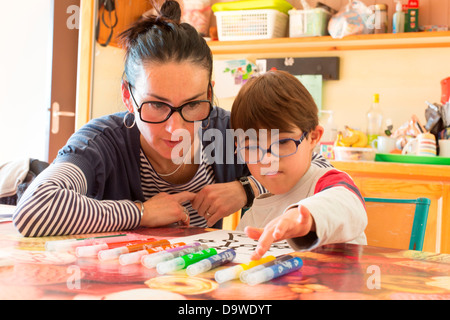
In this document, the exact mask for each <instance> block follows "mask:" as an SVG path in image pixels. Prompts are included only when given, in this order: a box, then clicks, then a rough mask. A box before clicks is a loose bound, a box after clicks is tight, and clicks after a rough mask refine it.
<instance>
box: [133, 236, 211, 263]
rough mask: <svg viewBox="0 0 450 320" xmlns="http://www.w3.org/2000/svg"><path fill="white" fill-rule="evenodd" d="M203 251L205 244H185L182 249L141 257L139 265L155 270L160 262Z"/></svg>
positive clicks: (205, 247) (206, 247)
mask: <svg viewBox="0 0 450 320" xmlns="http://www.w3.org/2000/svg"><path fill="white" fill-rule="evenodd" d="M204 249H208V246H207V245H206V244H201V243H199V242H194V243H192V244H187V245H185V246H182V247H178V248H174V249H169V250H166V251H163V252H158V253H154V254H151V255H148V256H143V257H142V258H141V263H142V265H143V266H144V267H146V268H149V269H151V268H155V267H156V265H157V264H158V263H160V262H164V261H169V260H172V259H175V258H178V257H181V256H184V255H186V254H189V253H194V252H198V251H202V250H204Z"/></svg>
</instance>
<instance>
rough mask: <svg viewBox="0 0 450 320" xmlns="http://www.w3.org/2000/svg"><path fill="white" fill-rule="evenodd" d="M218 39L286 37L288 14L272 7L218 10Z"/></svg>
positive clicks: (216, 14)
mask: <svg viewBox="0 0 450 320" xmlns="http://www.w3.org/2000/svg"><path fill="white" fill-rule="evenodd" d="M214 14H215V16H216V18H217V33H218V38H219V40H220V41H233V40H259V39H272V38H280V37H286V35H287V27H288V19H289V16H288V15H287V14H285V13H282V12H280V11H278V10H274V9H263V10H239V11H218V12H215V13H214Z"/></svg>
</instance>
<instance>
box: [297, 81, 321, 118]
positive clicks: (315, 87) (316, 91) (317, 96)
mask: <svg viewBox="0 0 450 320" xmlns="http://www.w3.org/2000/svg"><path fill="white" fill-rule="evenodd" d="M296 77H297V79H299V80H300V82H301V83H302V84H303V85H304V86H305V88H306V89H307V90H308V91H309V93H310V94H311V95H312V97H313V99H314V101H315V102H316V105H317V109H319V111H320V110H322V84H323V77H322V75H321V74H319V75H311V74H304V75H300V76H296Z"/></svg>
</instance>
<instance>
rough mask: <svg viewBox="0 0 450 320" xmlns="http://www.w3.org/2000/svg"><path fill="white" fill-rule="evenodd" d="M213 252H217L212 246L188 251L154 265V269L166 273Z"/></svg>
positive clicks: (179, 268)
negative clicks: (192, 251) (191, 251)
mask: <svg viewBox="0 0 450 320" xmlns="http://www.w3.org/2000/svg"><path fill="white" fill-rule="evenodd" d="M215 254H217V250H216V249H214V248H208V249H205V250H202V251H199V252H194V253H190V254H187V255H184V256H181V257H178V258H175V259H172V260H169V261H165V262H161V263H158V265H157V266H156V271H158V273H159V274H166V273H168V272H172V271H176V270H181V269H184V268H187V267H188V266H190V265H191V264H194V263H196V262H199V261H200V260H203V259H206V258H208V257H211V256H213V255H215Z"/></svg>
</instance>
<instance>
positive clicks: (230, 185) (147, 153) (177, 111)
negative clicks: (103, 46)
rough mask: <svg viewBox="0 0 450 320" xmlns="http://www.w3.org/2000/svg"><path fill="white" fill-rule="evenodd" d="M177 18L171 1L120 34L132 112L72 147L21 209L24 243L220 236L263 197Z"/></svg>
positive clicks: (84, 134)
mask: <svg viewBox="0 0 450 320" xmlns="http://www.w3.org/2000/svg"><path fill="white" fill-rule="evenodd" d="M180 16H181V10H180V7H179V4H178V3H177V2H175V1H166V2H164V4H163V5H162V7H161V9H160V12H159V15H158V16H146V17H143V18H142V19H141V20H139V21H138V22H136V23H135V24H134V25H133V26H131V27H130V28H129V29H128V30H126V31H125V32H124V33H123V34H121V39H122V41H123V45H124V48H125V50H126V56H125V57H126V59H125V72H124V74H125V77H126V78H125V79H124V80H123V82H122V98H123V102H124V104H125V106H126V108H127V110H128V111H127V112H126V113H118V114H113V115H109V116H105V117H102V118H99V119H94V120H92V121H90V122H89V123H88V124H87V125H85V126H84V127H83V128H81V129H80V130H79V131H77V132H76V133H75V134H74V135H73V136H72V137H71V138H70V139H69V141H68V142H67V145H66V146H65V147H64V148H62V149H61V150H60V152H59V154H58V157H57V158H56V159H55V161H54V163H53V164H52V165H51V166H49V168H48V169H47V170H45V171H44V172H43V173H41V174H40V175H39V176H38V178H37V179H36V180H35V181H34V182H33V184H32V185H31V186H30V187H29V188H28V190H27V192H26V194H25V195H24V196H23V197H22V199H21V201H20V203H19V204H18V207H17V210H16V213H15V215H14V224H15V226H16V228H17V229H18V230H19V231H20V232H21V233H22V234H23V235H25V236H49V235H63V234H82V233H94V232H106V231H118V230H128V229H133V228H136V227H138V226H146V227H157V226H164V225H168V224H172V223H180V224H185V225H188V224H190V225H194V226H200V227H206V226H212V225H215V226H216V227H220V223H221V219H222V218H223V217H225V216H227V215H230V214H232V213H233V212H236V211H237V210H239V209H241V208H243V207H246V206H247V207H249V206H251V204H252V201H253V198H254V196H257V195H258V194H259V193H261V192H263V190H264V189H262V187H261V186H260V185H259V184H258V183H257V182H256V180H254V179H252V178H251V177H249V178H247V176H248V175H249V172H248V169H247V167H246V166H245V165H244V164H239V163H238V162H237V160H236V157H235V154H234V141H233V140H232V137H231V138H230V136H229V135H230V132H229V131H227V129H228V128H229V127H230V126H229V112H227V111H224V110H222V109H220V108H217V107H213V106H212V101H213V89H212V83H211V77H212V54H211V51H210V49H209V47H208V45H207V44H206V42H205V40H204V39H203V38H202V37H201V36H200V35H199V34H198V33H197V31H196V30H195V29H194V28H193V27H192V26H190V25H189V24H185V23H180ZM208 130H209V131H208ZM211 132H213V133H214V134H208V133H211ZM217 132H220V133H221V135H222V136H221V137H219V136H217ZM226 141H228V142H229V143H225V142H226ZM230 142H231V143H230ZM230 150H231V151H230ZM240 178H241V179H240ZM217 222H219V223H217ZM216 223H217V224H216Z"/></svg>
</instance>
